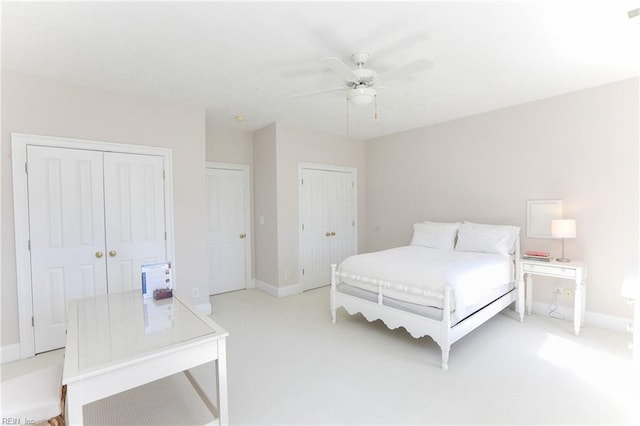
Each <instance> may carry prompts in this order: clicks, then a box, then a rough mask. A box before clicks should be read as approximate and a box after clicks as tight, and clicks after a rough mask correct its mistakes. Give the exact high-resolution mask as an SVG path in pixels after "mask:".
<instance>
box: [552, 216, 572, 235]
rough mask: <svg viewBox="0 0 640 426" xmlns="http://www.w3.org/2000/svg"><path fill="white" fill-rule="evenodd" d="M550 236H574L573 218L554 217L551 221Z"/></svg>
mask: <svg viewBox="0 0 640 426" xmlns="http://www.w3.org/2000/svg"><path fill="white" fill-rule="evenodd" d="M551 236H552V237H553V238H575V237H576V221H575V219H554V220H552V221H551Z"/></svg>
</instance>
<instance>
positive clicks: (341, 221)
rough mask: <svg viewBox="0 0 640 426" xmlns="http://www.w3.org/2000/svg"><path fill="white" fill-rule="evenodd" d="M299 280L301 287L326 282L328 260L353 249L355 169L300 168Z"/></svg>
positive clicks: (328, 271)
mask: <svg viewBox="0 0 640 426" xmlns="http://www.w3.org/2000/svg"><path fill="white" fill-rule="evenodd" d="M300 174H301V179H300V187H299V203H300V268H301V270H300V283H301V284H302V287H303V290H310V289H313V288H317V287H321V286H325V285H328V284H330V282H331V263H340V262H341V261H342V260H343V259H345V258H346V257H348V256H350V255H352V254H355V252H356V232H355V229H356V228H355V225H356V220H355V219H356V190H355V172H354V171H350V170H331V169H328V168H312V167H302V168H301V171H300Z"/></svg>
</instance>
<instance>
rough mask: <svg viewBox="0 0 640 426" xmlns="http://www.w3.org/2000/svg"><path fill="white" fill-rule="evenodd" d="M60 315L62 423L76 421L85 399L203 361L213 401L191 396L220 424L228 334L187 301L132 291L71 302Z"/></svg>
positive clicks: (80, 419) (224, 421)
mask: <svg viewBox="0 0 640 426" xmlns="http://www.w3.org/2000/svg"><path fill="white" fill-rule="evenodd" d="M68 315H69V319H68V322H67V324H68V329H67V346H66V348H65V360H64V371H63V378H62V383H63V384H65V385H67V424H69V425H81V424H83V422H84V419H83V406H84V405H86V404H89V403H91V402H94V401H98V400H101V399H103V398H106V397H109V396H112V395H115V394H118V393H121V392H124V391H126V390H129V389H133V388H136V387H138V386H141V385H145V384H148V383H151V382H155V381H157V380H159V379H163V378H165V377H169V376H172V375H175V374H177V373H181V372H185V375H186V376H187V377H190V376H189V373H188V370H189V369H191V368H193V367H196V366H200V365H203V364H211V365H213V366H214V367H215V371H211V373H216V374H215V376H216V377H215V378H216V379H217V383H216V384H217V392H216V394H217V395H216V399H217V401H216V402H217V404H215V405H217V406H215V405H214V404H213V403H212V401H209V400H208V399H207V396H206V395H204V393H203V392H198V393H197V394H198V395H199V396H200V397H201V398H202V401H203V402H204V404H205V405H206V407H207V408H208V410H209V411H210V412H211V415H212V417H211V418H212V419H216V420H215V423H219V424H227V423H228V408H227V371H226V370H227V367H226V347H225V344H226V342H225V339H226V337H227V335H228V333H227V332H226V331H225V330H223V329H222V328H221V327H220V326H219V325H217V324H216V323H215V322H213V321H212V320H211V319H210V318H208V317H206V316H204V315H202V314H200V313H198V312H196V310H195V309H194V308H193V307H192V306H191V305H189V304H188V303H183V302H182V301H181V300H180V299H179V298H178V297H176V296H174V297H173V298H169V299H164V300H159V301H154V300H153V299H145V300H143V298H142V294H141V292H140V291H133V292H125V293H115V294H109V295H104V296H96V297H90V298H86V299H79V300H72V301H71V302H70V304H69V311H68ZM213 376H214V375H213V374H212V375H211V378H212V379H213V378H214V377H213ZM190 381H191V380H190ZM191 384H192V385H193V386H194V388H196V389H197V388H198V386H197V383H195V382H194V381H191ZM141 414H142V415H144V413H141Z"/></svg>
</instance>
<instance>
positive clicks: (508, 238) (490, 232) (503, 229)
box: [456, 222, 520, 254]
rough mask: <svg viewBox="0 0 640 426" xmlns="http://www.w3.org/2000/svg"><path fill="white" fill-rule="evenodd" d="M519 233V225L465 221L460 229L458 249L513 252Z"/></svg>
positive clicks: (483, 251)
mask: <svg viewBox="0 0 640 426" xmlns="http://www.w3.org/2000/svg"><path fill="white" fill-rule="evenodd" d="M519 234H520V227H519V226H511V225H484V224H479V223H471V222H464V223H463V224H462V225H460V229H459V230H458V241H457V243H456V250H459V251H477V252H482V253H497V254H511V252H513V249H514V246H515V243H516V239H517V238H518V235H519Z"/></svg>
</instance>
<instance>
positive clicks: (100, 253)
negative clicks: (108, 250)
mask: <svg viewBox="0 0 640 426" xmlns="http://www.w3.org/2000/svg"><path fill="white" fill-rule="evenodd" d="M102 256H104V253H103V252H101V251H97V252H96V257H97V258H98V259H100V258H101V257H102Z"/></svg>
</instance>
